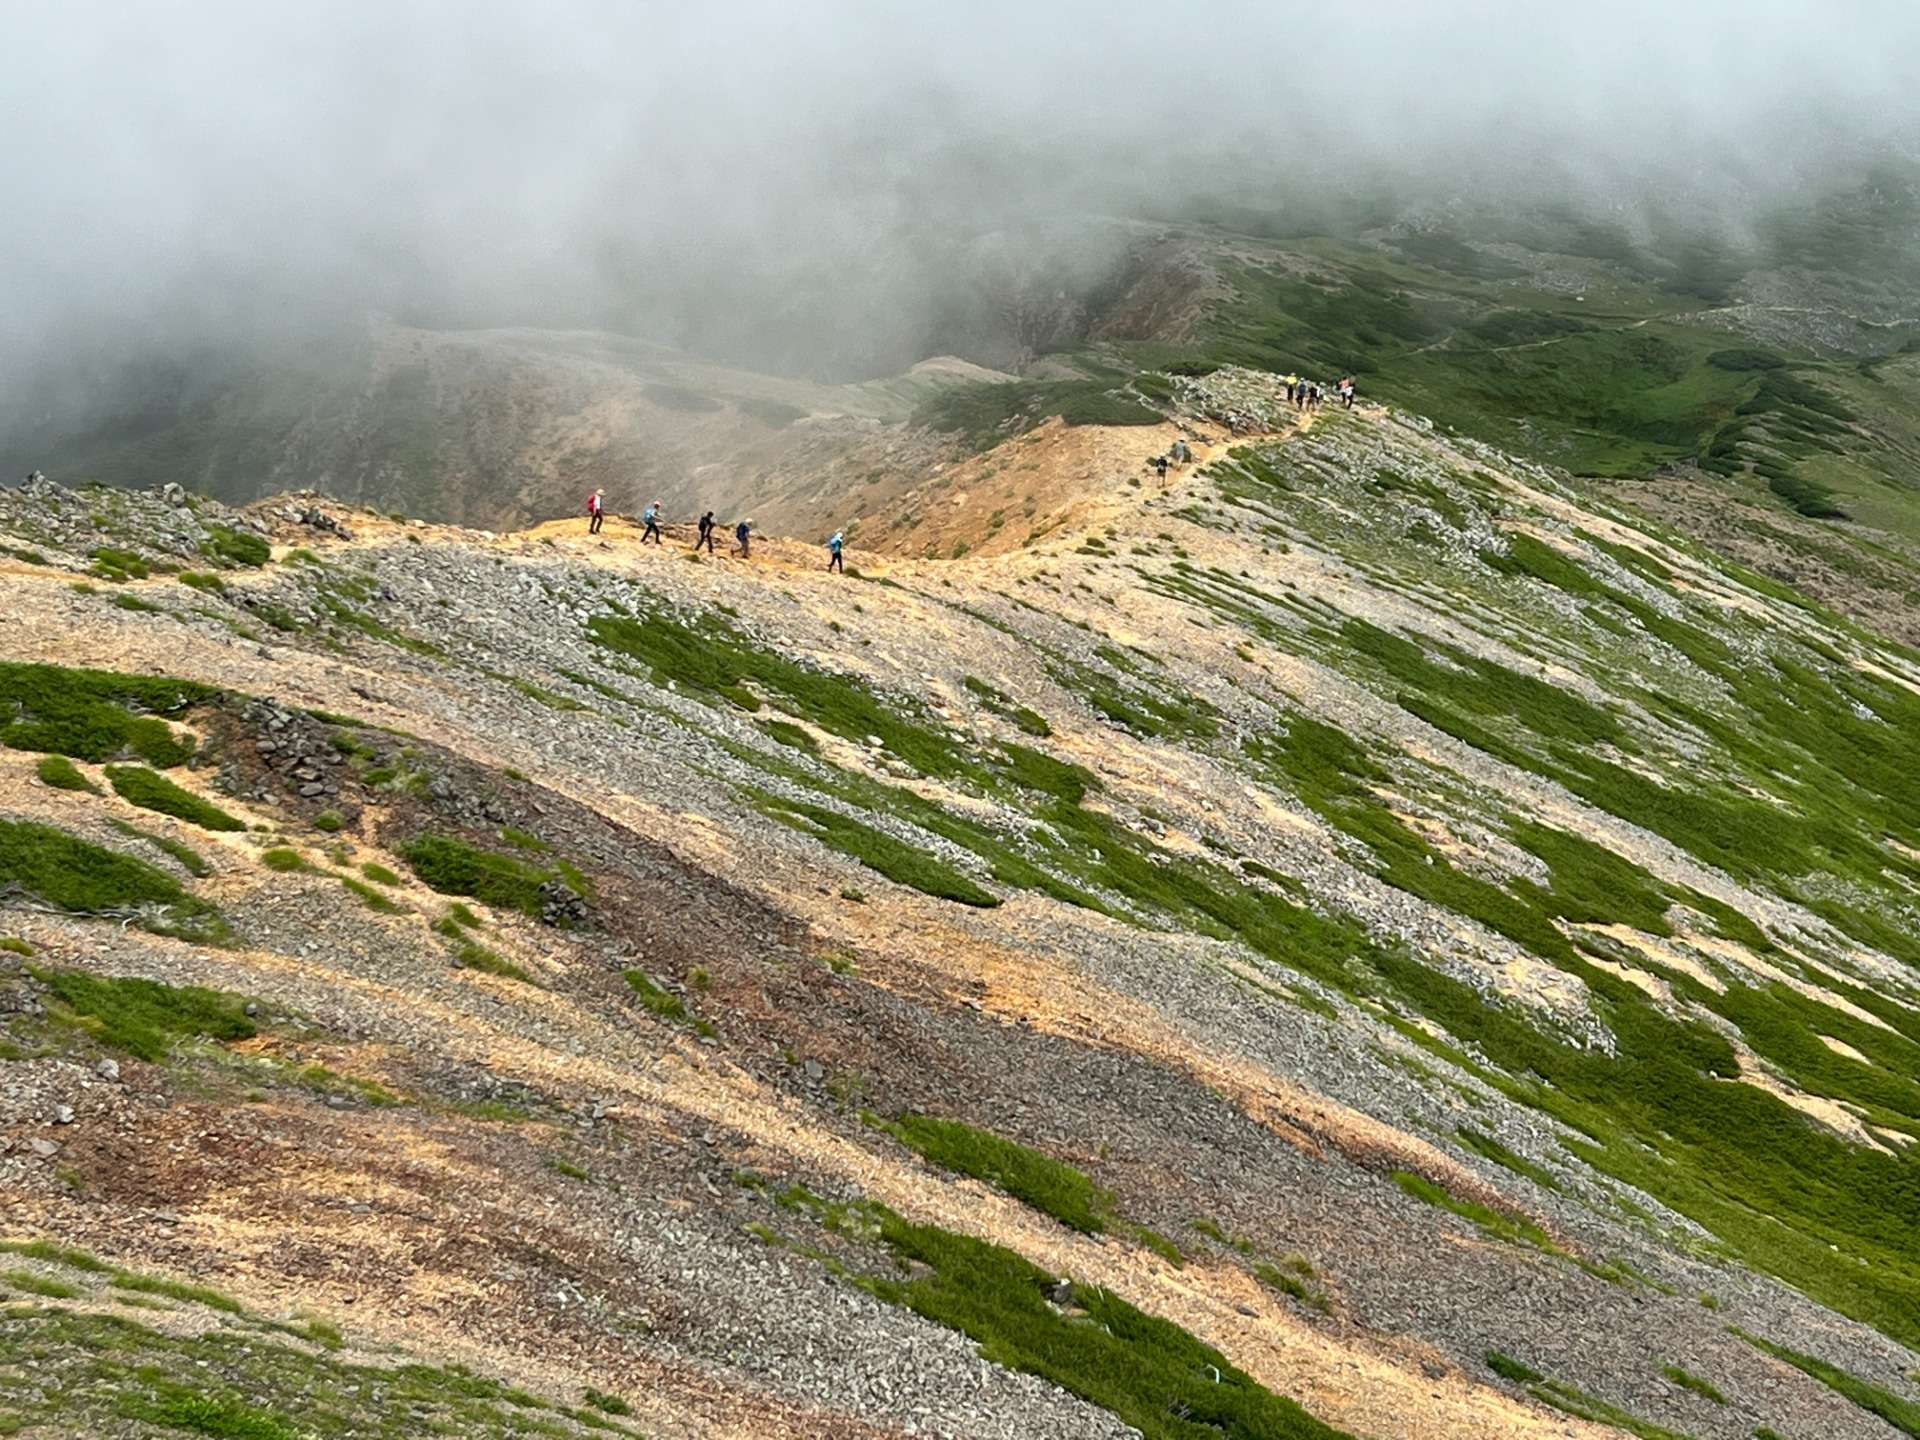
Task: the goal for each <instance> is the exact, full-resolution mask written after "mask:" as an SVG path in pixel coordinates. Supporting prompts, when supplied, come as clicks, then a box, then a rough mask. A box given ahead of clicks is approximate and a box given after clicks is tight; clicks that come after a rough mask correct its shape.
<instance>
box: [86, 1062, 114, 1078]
mask: <svg viewBox="0 0 1920 1440" xmlns="http://www.w3.org/2000/svg"><path fill="white" fill-rule="evenodd" d="M93 1073H94V1074H96V1075H98V1076H99V1077H100V1078H101V1079H102V1080H118V1079H119V1078H120V1062H119V1061H118V1060H102V1061H101V1062H100V1063H99V1064H98V1065H96V1066H94V1067H93Z"/></svg>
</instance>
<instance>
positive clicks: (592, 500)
mask: <svg viewBox="0 0 1920 1440" xmlns="http://www.w3.org/2000/svg"><path fill="white" fill-rule="evenodd" d="M603 493H604V492H602V491H599V490H596V491H594V492H593V493H592V494H591V495H589V496H587V533H588V534H589V535H598V534H599V533H600V522H601V521H602V520H605V519H606V518H607V506H606V501H605V500H604V499H603V498H602V496H603Z"/></svg>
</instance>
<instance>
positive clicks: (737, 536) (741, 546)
mask: <svg viewBox="0 0 1920 1440" xmlns="http://www.w3.org/2000/svg"><path fill="white" fill-rule="evenodd" d="M752 535H753V522H752V521H751V520H742V521H741V522H740V523H739V524H738V525H736V526H734V527H733V544H734V548H735V550H736V551H738V552H739V554H741V555H742V556H749V555H751V554H752V553H753V552H752V551H751V549H750V548H749V542H750V540H751V538H752Z"/></svg>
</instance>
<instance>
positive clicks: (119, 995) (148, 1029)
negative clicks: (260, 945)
mask: <svg viewBox="0 0 1920 1440" xmlns="http://www.w3.org/2000/svg"><path fill="white" fill-rule="evenodd" d="M33 974H34V978H35V979H37V980H39V981H40V982H41V983H42V984H43V985H45V986H46V987H47V988H48V990H49V991H51V992H52V995H53V998H54V1000H55V1001H57V1002H58V1003H59V1005H60V1006H61V1007H62V1009H64V1010H65V1011H66V1012H67V1017H68V1018H71V1019H73V1020H75V1021H76V1022H78V1023H79V1024H80V1025H81V1027H82V1028H84V1029H85V1030H86V1031H87V1032H88V1033H89V1034H91V1035H92V1036H93V1037H94V1038H95V1039H97V1040H98V1041H99V1042H100V1043H101V1044H102V1045H105V1046H107V1047H109V1048H111V1049H114V1050H120V1051H124V1052H125V1053H126V1054H129V1055H133V1056H136V1057H137V1058H139V1059H141V1060H147V1061H152V1062H155V1063H157V1062H159V1061H161V1060H164V1059H165V1058H166V1057H167V1053H168V1052H169V1051H170V1050H171V1049H172V1048H173V1045H174V1042H176V1041H178V1040H184V1039H190V1038H193V1037H205V1038H207V1039H209V1040H245V1039H248V1038H250V1037H251V1036H252V1035H253V1034H254V1033H255V1030H254V1024H253V1021H251V1020H249V1019H248V1018H247V1016H246V1013H245V1009H244V1006H245V1002H244V1001H243V1000H241V999H240V998H239V997H237V996H234V995H227V994H223V993H222V992H220V991H218V990H207V989H203V988H202V987H200V986H198V985H165V984H162V983H160V982H159V981H157V980H141V979H137V978H119V979H116V978H112V977H107V976H99V975H90V974H87V973H86V972H84V971H80V970H35V971H34V972H33Z"/></svg>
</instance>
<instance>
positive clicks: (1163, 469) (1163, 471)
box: [1152, 455, 1167, 480]
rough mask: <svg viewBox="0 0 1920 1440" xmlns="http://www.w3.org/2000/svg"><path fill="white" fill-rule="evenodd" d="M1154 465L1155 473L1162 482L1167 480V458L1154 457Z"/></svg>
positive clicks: (1161, 456) (1162, 456)
mask: <svg viewBox="0 0 1920 1440" xmlns="http://www.w3.org/2000/svg"><path fill="white" fill-rule="evenodd" d="M1152 463H1153V469H1154V473H1155V474H1157V475H1158V476H1159V477H1160V478H1161V479H1162V480H1164V479H1166V478H1167V457H1166V456H1164V455H1156V456H1154V457H1153V462H1152Z"/></svg>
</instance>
